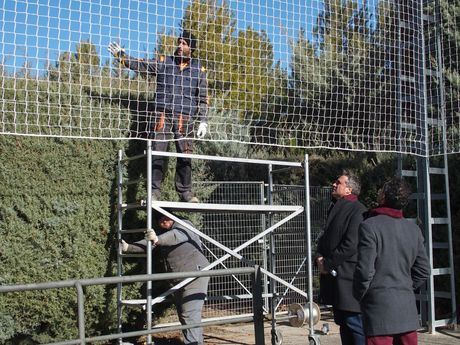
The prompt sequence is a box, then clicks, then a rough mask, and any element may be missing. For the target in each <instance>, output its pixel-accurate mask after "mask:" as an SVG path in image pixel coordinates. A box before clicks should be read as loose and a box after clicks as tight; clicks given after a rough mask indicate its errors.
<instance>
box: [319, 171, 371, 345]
mask: <svg viewBox="0 0 460 345" xmlns="http://www.w3.org/2000/svg"><path fill="white" fill-rule="evenodd" d="M360 190H361V185H360V182H359V179H358V178H357V177H356V176H355V175H353V174H351V173H346V172H344V173H343V174H342V175H341V176H339V178H338V179H337V180H336V181H335V182H334V183H333V185H332V197H333V204H332V205H331V207H330V209H329V212H328V216H327V220H326V225H325V228H324V232H323V234H322V235H321V236H320V237H319V239H318V246H317V258H316V264H317V266H318V268H319V270H320V273H321V274H320V300H321V302H322V303H324V304H328V305H332V307H333V313H334V321H335V322H336V323H337V324H338V325H339V326H340V338H341V340H342V344H343V345H363V344H364V342H365V338H364V333H363V329H362V319H361V311H360V306H359V303H358V301H357V300H356V299H355V298H354V297H353V273H354V270H355V266H356V262H357V259H358V255H357V251H358V228H359V224H360V223H361V221H362V220H363V215H364V213H365V212H366V208H365V207H364V205H363V204H361V203H360V202H359V201H358V195H359V193H360Z"/></svg>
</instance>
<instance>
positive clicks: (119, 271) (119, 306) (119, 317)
mask: <svg viewBox="0 0 460 345" xmlns="http://www.w3.org/2000/svg"><path fill="white" fill-rule="evenodd" d="M122 159H123V151H122V150H119V151H118V185H117V190H118V207H117V212H118V214H117V217H118V231H117V240H118V243H120V242H121V231H122V229H123V209H122V205H123V188H122V184H123V163H122ZM117 251H118V255H117V274H118V276H119V277H121V276H122V275H123V264H122V262H121V260H122V257H121V248H120V245H118V248H117ZM121 300H122V284H121V283H118V284H117V331H118V333H122V315H121V313H122V303H121ZM122 343H123V339H122V338H119V339H118V344H119V345H121V344H122Z"/></svg>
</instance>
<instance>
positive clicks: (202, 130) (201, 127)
mask: <svg viewBox="0 0 460 345" xmlns="http://www.w3.org/2000/svg"><path fill="white" fill-rule="evenodd" d="M207 131H208V124H207V123H206V122H201V123H200V125H199V126H198V131H197V132H196V136H197V137H198V138H200V139H203V138H204V137H205V135H206V132H207Z"/></svg>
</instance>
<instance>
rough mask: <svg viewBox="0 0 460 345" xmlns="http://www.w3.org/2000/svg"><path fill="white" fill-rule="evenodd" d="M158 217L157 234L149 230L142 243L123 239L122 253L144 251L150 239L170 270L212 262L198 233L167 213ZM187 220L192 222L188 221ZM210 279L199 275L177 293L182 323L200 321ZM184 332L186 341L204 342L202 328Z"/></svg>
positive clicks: (197, 268) (186, 269) (185, 269)
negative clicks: (169, 216)
mask: <svg viewBox="0 0 460 345" xmlns="http://www.w3.org/2000/svg"><path fill="white" fill-rule="evenodd" d="M156 218H157V219H158V227H159V231H158V236H157V235H156V234H155V232H153V231H149V232H147V234H146V239H144V240H141V241H139V242H135V243H132V244H129V243H126V242H125V241H123V240H122V242H121V249H122V252H124V253H144V252H145V250H146V248H147V241H148V240H151V241H152V242H153V243H152V244H153V245H152V247H153V248H154V250H159V251H160V255H161V256H162V257H163V258H164V259H165V261H166V264H167V267H168V270H169V271H171V272H189V271H200V270H202V269H203V268H204V267H206V266H208V265H209V261H208V260H207V259H206V257H205V256H204V254H203V250H202V245H201V241H200V238H199V236H198V235H196V234H195V233H194V232H192V231H190V230H188V229H187V228H185V227H184V226H182V225H180V224H178V223H176V222H174V220H172V219H170V218H168V217H166V216H164V215H160V216H157V217H156ZM186 222H187V223H189V224H191V223H190V222H189V221H186ZM208 282H209V277H201V278H197V279H195V280H193V281H192V282H191V283H189V284H188V285H186V286H184V287H183V288H181V289H179V290H178V291H177V292H175V293H174V303H175V305H176V309H177V314H178V316H179V321H180V323H181V324H182V325H187V324H196V323H200V322H201V310H202V309H203V304H204V300H205V298H206V294H207V291H208ZM182 333H183V335H184V343H185V344H187V345H202V344H204V341H203V329H202V328H191V329H186V330H183V331H182Z"/></svg>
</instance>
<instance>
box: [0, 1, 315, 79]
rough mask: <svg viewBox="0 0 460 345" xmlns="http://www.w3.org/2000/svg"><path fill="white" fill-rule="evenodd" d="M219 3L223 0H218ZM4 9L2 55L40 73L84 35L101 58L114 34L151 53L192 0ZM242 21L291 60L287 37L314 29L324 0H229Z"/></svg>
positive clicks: (137, 52) (11, 64) (8, 5)
mask: <svg viewBox="0 0 460 345" xmlns="http://www.w3.org/2000/svg"><path fill="white" fill-rule="evenodd" d="M216 1H217V2H218V3H219V2H220V0H216ZM2 2H3V6H2V8H1V9H0V61H1V63H2V64H3V65H6V66H7V68H8V70H9V71H14V70H16V69H17V68H19V67H21V66H22V65H23V64H24V61H25V60H26V59H27V61H28V63H29V64H30V66H31V67H32V68H33V70H35V72H36V73H40V72H41V71H43V69H44V68H45V66H46V63H47V62H54V61H56V60H57V58H58V56H59V55H60V54H61V53H62V52H65V51H75V46H76V44H77V43H78V42H80V41H82V40H90V41H91V42H92V43H93V44H95V45H96V47H97V50H98V52H99V54H100V56H101V57H102V61H105V60H107V59H109V58H110V56H109V53H108V52H107V49H106V47H107V45H108V44H109V43H110V41H112V40H116V41H119V42H120V43H121V44H122V45H124V46H125V47H126V49H127V51H128V53H130V54H132V55H134V56H145V55H146V54H149V55H150V56H151V55H152V52H153V50H154V48H155V46H156V42H157V33H161V32H164V31H166V32H169V31H170V30H174V32H176V33H178V32H179V23H180V20H181V18H182V16H183V13H184V10H185V8H186V7H187V5H188V4H189V1H185V0H184V1H179V0H163V1H159V0H158V1H147V0H142V1H140V0H100V1H96V0H94V1H88V0H84V1H71V0H43V1H42V0H35V1H34V0H23V1H13V0H3V1H2ZM228 3H229V4H230V7H231V8H232V10H233V11H234V13H235V18H236V20H237V26H238V28H239V29H245V28H246V27H248V26H251V27H252V28H254V29H256V30H265V31H266V32H267V33H268V35H269V37H270V39H271V41H272V43H273V45H274V53H275V59H276V60H280V61H281V63H282V65H283V66H285V67H286V66H288V64H289V58H290V50H289V47H288V44H287V43H288V41H289V40H292V39H295V38H296V37H297V34H298V31H299V29H300V28H301V27H304V28H306V29H307V33H308V32H311V30H312V26H313V24H314V20H315V18H316V16H317V14H318V12H319V11H320V10H321V9H322V5H321V4H322V2H321V1H320V0H246V1H245V0H238V1H237V0H229V1H228Z"/></svg>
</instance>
